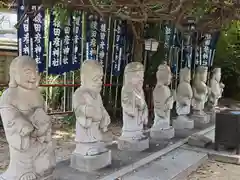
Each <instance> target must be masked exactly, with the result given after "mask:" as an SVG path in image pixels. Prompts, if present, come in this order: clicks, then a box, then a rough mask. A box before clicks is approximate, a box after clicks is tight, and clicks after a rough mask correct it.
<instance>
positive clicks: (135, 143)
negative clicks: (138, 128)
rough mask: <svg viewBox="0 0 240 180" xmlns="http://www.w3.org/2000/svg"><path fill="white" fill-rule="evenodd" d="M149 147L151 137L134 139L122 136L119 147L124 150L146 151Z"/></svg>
mask: <svg viewBox="0 0 240 180" xmlns="http://www.w3.org/2000/svg"><path fill="white" fill-rule="evenodd" d="M148 148H149V139H148V138H145V139H141V140H132V141H129V140H128V139H122V138H120V139H119V140H118V149H119V150H124V151H144V150H146V149H148Z"/></svg>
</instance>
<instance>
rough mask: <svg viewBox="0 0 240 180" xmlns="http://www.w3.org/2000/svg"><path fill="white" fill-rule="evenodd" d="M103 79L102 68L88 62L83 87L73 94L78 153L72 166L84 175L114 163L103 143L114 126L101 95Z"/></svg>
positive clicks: (84, 68) (98, 64) (73, 157)
mask: <svg viewBox="0 0 240 180" xmlns="http://www.w3.org/2000/svg"><path fill="white" fill-rule="evenodd" d="M102 78H103V69H102V66H101V64H100V63H99V62H98V61H96V60H86V61H85V62H84V63H83V64H82V67H81V86H80V87H79V88H78V89H77V90H76V91H75V93H74V94H73V108H74V112H75V116H76V138H75V141H76V149H75V151H74V152H73V155H72V158H71V166H72V167H73V168H75V169H78V170H80V171H94V170H97V169H100V168H102V167H105V166H107V165H109V164H110V163H111V152H110V151H109V150H108V149H107V148H106V147H105V146H106V145H105V144H104V143H103V142H102V135H103V133H104V132H106V131H107V130H108V125H109V124H110V122H111V120H110V117H109V115H108V112H107V111H106V109H105V108H104V106H103V102H102V98H101V95H100V92H101V89H102ZM98 161H101V163H99V162H98Z"/></svg>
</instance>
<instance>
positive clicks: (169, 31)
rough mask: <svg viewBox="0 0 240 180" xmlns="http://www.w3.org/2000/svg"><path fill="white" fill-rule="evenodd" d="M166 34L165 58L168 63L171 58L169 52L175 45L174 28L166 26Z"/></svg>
mask: <svg viewBox="0 0 240 180" xmlns="http://www.w3.org/2000/svg"><path fill="white" fill-rule="evenodd" d="M164 32H165V33H164V34H165V36H164V37H165V39H164V49H165V56H164V59H165V61H167V62H168V60H169V59H168V58H169V51H170V48H171V46H173V45H174V42H173V39H174V34H175V33H174V27H173V26H171V25H168V24H167V25H165V27H164Z"/></svg>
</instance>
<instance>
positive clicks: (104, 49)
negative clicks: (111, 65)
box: [98, 18, 108, 69]
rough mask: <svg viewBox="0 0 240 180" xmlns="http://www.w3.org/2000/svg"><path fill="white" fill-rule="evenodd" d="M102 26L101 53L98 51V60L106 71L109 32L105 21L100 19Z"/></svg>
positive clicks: (100, 37) (100, 36)
mask: <svg viewBox="0 0 240 180" xmlns="http://www.w3.org/2000/svg"><path fill="white" fill-rule="evenodd" d="M99 26H100V28H99V29H100V34H99V39H100V40H99V42H100V43H99V48H98V49H99V51H98V60H99V62H100V63H101V64H102V66H103V68H104V69H105V65H106V64H105V59H106V54H107V45H108V42H107V41H108V39H107V37H108V31H107V23H106V21H104V19H102V18H100V21H99Z"/></svg>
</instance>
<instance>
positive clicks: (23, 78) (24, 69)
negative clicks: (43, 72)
mask: <svg viewBox="0 0 240 180" xmlns="http://www.w3.org/2000/svg"><path fill="white" fill-rule="evenodd" d="M10 79H11V81H12V82H10V83H13V84H16V85H15V86H20V87H22V88H24V89H28V90H34V89H37V88H38V84H39V81H40V76H39V74H38V71H37V65H36V62H35V60H34V59H32V58H31V57H28V56H19V57H17V58H16V59H14V60H13V62H12V64H11V66H10Z"/></svg>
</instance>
